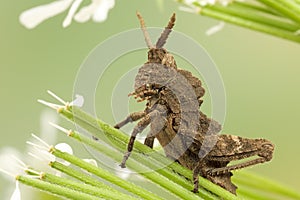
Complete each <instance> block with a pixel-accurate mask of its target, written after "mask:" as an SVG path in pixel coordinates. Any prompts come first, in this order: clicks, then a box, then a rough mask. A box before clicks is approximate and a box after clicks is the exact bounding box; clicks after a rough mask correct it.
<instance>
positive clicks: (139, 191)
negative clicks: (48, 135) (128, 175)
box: [51, 148, 162, 200]
mask: <svg viewBox="0 0 300 200" xmlns="http://www.w3.org/2000/svg"><path fill="white" fill-rule="evenodd" d="M51 153H52V154H53V155H55V156H56V157H58V158H61V159H64V160H66V161H68V162H70V163H72V164H74V165H76V166H78V167H80V168H82V169H85V170H87V171H88V172H90V173H92V174H95V175H96V176H99V177H101V178H103V179H105V180H107V181H109V182H111V183H114V184H115V185H118V186H119V187H121V188H124V189H126V190H127V191H129V192H131V193H133V194H136V195H138V196H140V197H142V198H144V199H151V200H154V199H162V198H160V197H159V196H157V195H155V194H153V193H151V192H149V191H147V190H145V189H143V188H141V187H139V186H137V185H135V184H133V183H131V182H129V181H125V180H123V179H121V178H119V177H118V176H116V175H113V174H112V173H110V172H108V171H106V170H104V169H101V168H98V167H96V166H94V165H92V164H89V163H87V162H85V161H83V160H82V159H80V158H77V157H75V156H73V155H70V154H68V153H64V152H61V151H59V150H58V149H55V148H52V149H51Z"/></svg>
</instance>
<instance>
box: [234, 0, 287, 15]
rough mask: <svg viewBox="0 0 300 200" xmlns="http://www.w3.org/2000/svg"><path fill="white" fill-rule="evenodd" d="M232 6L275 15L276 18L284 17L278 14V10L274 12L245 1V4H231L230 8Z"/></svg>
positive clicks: (237, 2) (236, 2)
mask: <svg viewBox="0 0 300 200" xmlns="http://www.w3.org/2000/svg"><path fill="white" fill-rule="evenodd" d="M231 5H235V6H238V7H240V8H241V9H251V10H252V11H257V12H262V13H266V14H271V15H274V16H282V15H281V14H280V13H278V12H277V11H276V10H274V9H272V8H270V7H266V6H264V5H262V6H260V5H255V4H253V3H248V2H247V1H245V2H239V1H234V2H233V3H231V4H230V6H231Z"/></svg>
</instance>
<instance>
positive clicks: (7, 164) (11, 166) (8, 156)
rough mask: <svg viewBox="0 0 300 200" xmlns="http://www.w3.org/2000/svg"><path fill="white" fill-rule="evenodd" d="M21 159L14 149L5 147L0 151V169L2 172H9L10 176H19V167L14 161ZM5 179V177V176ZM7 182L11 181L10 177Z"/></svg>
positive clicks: (20, 171)
mask: <svg viewBox="0 0 300 200" xmlns="http://www.w3.org/2000/svg"><path fill="white" fill-rule="evenodd" d="M15 157H17V158H21V157H22V156H21V154H20V153H19V152H18V151H17V150H16V149H14V148H11V147H5V148H3V149H1V151H0V168H1V169H2V170H4V171H7V172H9V173H10V174H20V173H22V170H21V169H20V165H19V164H18V162H17V160H16V159H15ZM5 177H6V176H5ZM7 178H9V179H8V180H12V179H11V177H7Z"/></svg>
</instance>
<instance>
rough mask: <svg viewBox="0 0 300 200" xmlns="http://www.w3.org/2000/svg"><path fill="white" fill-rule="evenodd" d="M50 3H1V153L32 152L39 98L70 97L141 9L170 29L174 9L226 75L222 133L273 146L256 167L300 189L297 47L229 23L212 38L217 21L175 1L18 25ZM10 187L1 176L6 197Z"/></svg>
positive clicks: (122, 4) (143, 1)
mask: <svg viewBox="0 0 300 200" xmlns="http://www.w3.org/2000/svg"><path fill="white" fill-rule="evenodd" d="M48 2H49V1H45V0H44V1H14V0H13V1H6V2H5V1H1V3H0V16H1V17H0V28H1V31H0V34H1V37H0V55H1V59H0V87H1V89H0V92H1V93H0V95H1V98H0V106H1V116H0V121H1V125H0V134H1V140H0V149H1V148H4V147H7V146H11V147H14V148H16V149H18V150H19V151H24V150H25V149H26V145H25V141H26V140H28V138H29V137H30V133H31V132H35V133H39V131H40V116H41V113H42V111H43V110H45V108H44V106H42V105H40V104H39V103H37V99H40V98H41V99H47V100H51V99H50V98H49V96H48V95H47V93H46V90H47V89H50V90H52V91H55V92H56V93H57V94H59V95H60V96H61V97H63V98H64V99H68V100H69V99H71V97H72V92H73V84H74V81H75V78H76V73H77V72H78V70H79V68H80V65H81V64H82V62H83V61H84V59H85V57H86V56H87V55H88V54H89V52H90V51H91V50H92V49H93V48H94V47H95V46H96V45H97V44H99V43H100V42H101V41H104V40H105V39H106V38H108V37H110V36H112V35H114V34H117V33H119V32H122V31H125V30H129V29H132V28H138V27H139V24H138V21H137V19H136V16H135V12H136V10H139V11H140V12H141V13H142V14H143V16H144V18H145V20H146V23H147V25H148V26H153V27H164V26H165V24H166V21H167V20H168V19H169V16H170V15H171V13H173V12H176V14H177V22H176V26H175V30H176V31H179V32H182V33H184V34H186V35H188V36H190V37H191V38H193V39H194V40H196V41H197V42H199V43H200V44H201V45H202V46H203V47H204V48H205V49H206V50H207V51H208V53H209V54H210V56H211V57H212V59H213V60H214V61H215V63H216V65H217V66H218V69H219V71H220V73H221V76H222V78H223V81H224V85H225V88H226V95H227V113H226V120H225V124H224V129H223V132H224V133H229V134H235V135H240V136H244V137H250V138H257V137H258V138H259V137H263V138H267V139H270V140H271V141H273V142H274V143H275V145H276V149H275V154H274V159H273V160H272V162H270V163H267V164H264V165H261V166H255V167H253V168H251V169H250V170H251V171H255V172H257V173H259V174H262V175H264V176H266V177H269V178H271V179H274V180H276V181H279V182H281V183H283V184H286V185H289V186H292V187H294V188H296V189H297V188H300V182H299V179H300V173H299V171H298V170H299V164H300V156H299V155H298V153H299V152H300V144H299V142H300V128H299V120H300V105H299V102H300V92H299V86H300V78H299V74H300V66H299V55H300V45H299V44H297V43H293V42H290V41H286V40H283V39H278V38H274V37H273V36H269V35H265V34H261V33H257V32H254V31H250V30H247V29H244V28H239V27H236V26H233V25H229V24H227V25H226V26H225V28H224V29H223V30H222V31H221V32H219V33H217V34H215V35H213V36H210V37H208V36H206V35H205V31H206V30H207V29H208V28H210V27H211V26H213V25H216V24H217V23H218V21H216V20H213V19H209V18H207V17H201V16H197V15H194V14H191V13H185V12H181V11H179V10H178V6H179V5H178V4H177V3H176V2H174V1H172V0H168V1H163V5H161V4H159V3H157V1H153V0H131V1H116V5H115V7H114V8H113V9H112V10H111V11H110V12H109V17H108V19H107V20H106V21H105V22H104V23H100V24H99V23H94V22H91V21H90V22H88V23H84V24H78V23H76V22H73V23H72V24H71V26H70V27H68V28H66V29H63V28H62V26H61V24H62V21H63V19H64V17H65V16H66V13H63V14H61V15H59V16H56V17H54V18H51V19H50V20H47V21H46V22H44V23H42V24H41V25H40V26H38V27H37V28H35V29H33V30H27V29H25V28H24V27H23V26H21V25H20V23H19V21H18V17H19V14H20V13H21V12H22V11H24V10H26V9H29V8H31V7H33V6H37V5H41V4H43V3H48ZM141 37H142V34H141ZM139 56H140V57H139V58H132V59H138V60H139V61H140V60H141V61H143V60H146V52H144V53H140V54H139ZM133 62H134V63H135V62H136V60H135V61H133ZM132 81H133V80H132ZM107 88H108V89H107V91H105V90H103V91H101V95H102V96H105V95H110V89H109V87H107ZM98 92H99V91H98ZM124 105H125V104H124ZM125 106H126V105H125ZM101 107H103V110H101V111H99V113H101V115H100V114H99V117H101V118H102V119H103V120H105V121H107V122H109V123H112V124H113V123H114V121H112V118H111V113H110V110H109V108H110V102H109V101H101ZM105 108H106V109H107V110H105ZM75 151H76V150H75ZM5 183H7V182H6V181H5V179H3V178H2V177H1V179H0V188H1V189H0V192H1V191H4V184H5Z"/></svg>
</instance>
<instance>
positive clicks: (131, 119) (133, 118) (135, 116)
mask: <svg viewBox="0 0 300 200" xmlns="http://www.w3.org/2000/svg"><path fill="white" fill-rule="evenodd" d="M145 116H146V113H145V111H140V112H134V113H130V114H129V115H128V116H127V117H126V119H125V120H123V121H121V122H120V123H118V124H116V125H115V126H114V127H115V128H117V129H119V128H121V127H122V126H124V125H126V124H128V123H130V122H134V121H137V120H139V119H141V118H143V117H145Z"/></svg>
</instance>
